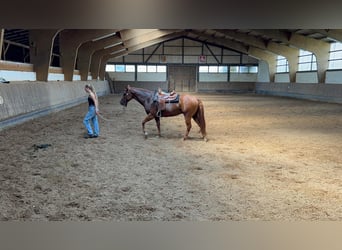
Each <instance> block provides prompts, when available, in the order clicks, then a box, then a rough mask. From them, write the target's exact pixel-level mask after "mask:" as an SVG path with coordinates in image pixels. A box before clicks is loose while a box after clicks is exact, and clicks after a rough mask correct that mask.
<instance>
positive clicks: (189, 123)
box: [183, 114, 191, 140]
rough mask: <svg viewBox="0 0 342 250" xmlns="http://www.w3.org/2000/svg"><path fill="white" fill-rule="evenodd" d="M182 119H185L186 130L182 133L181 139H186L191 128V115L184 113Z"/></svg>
mask: <svg viewBox="0 0 342 250" xmlns="http://www.w3.org/2000/svg"><path fill="white" fill-rule="evenodd" d="M184 119H185V125H186V132H185V134H184V137H183V140H186V139H188V136H189V133H190V129H191V116H189V115H188V114H184Z"/></svg>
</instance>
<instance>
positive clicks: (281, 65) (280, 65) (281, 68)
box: [277, 56, 289, 73]
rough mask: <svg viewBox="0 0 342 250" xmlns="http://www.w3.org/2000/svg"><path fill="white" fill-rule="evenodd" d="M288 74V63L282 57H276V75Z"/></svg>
mask: <svg viewBox="0 0 342 250" xmlns="http://www.w3.org/2000/svg"><path fill="white" fill-rule="evenodd" d="M286 72H289V62H288V61H287V59H286V58H285V57H283V56H278V57H277V73H286Z"/></svg>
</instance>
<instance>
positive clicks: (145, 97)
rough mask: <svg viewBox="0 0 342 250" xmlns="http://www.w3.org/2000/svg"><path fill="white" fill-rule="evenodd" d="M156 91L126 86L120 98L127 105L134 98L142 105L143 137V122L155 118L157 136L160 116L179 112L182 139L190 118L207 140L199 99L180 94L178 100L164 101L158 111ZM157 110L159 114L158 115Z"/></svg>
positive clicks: (189, 123)
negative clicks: (143, 111)
mask: <svg viewBox="0 0 342 250" xmlns="http://www.w3.org/2000/svg"><path fill="white" fill-rule="evenodd" d="M155 94H156V91H151V90H147V89H142V88H135V87H131V86H129V85H128V86H127V87H126V88H125V91H124V93H123V96H122V98H121V100H120V104H121V105H123V106H125V107H127V103H128V102H129V101H130V100H132V99H135V100H136V101H137V102H139V103H140V104H141V105H142V106H144V108H145V111H146V114H147V116H146V117H145V119H144V120H143V121H142V129H143V133H144V135H145V137H147V132H146V131H145V123H146V122H148V121H150V120H152V119H153V118H154V119H155V121H156V123H157V128H158V136H160V116H162V117H170V116H176V115H179V114H183V115H184V119H185V124H186V131H185V134H184V137H183V140H185V139H187V138H188V135H189V132H190V129H191V118H192V119H194V121H195V122H196V123H197V125H198V126H199V127H200V132H201V134H202V136H203V139H204V141H207V132H206V128H205V118H204V107H203V103H202V101H201V100H200V99H198V98H196V97H194V96H191V95H180V96H179V102H177V103H166V105H165V109H163V110H161V111H158V103H157V101H156V100H155ZM159 112H161V113H160V115H159Z"/></svg>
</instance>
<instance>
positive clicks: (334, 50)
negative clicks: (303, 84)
mask: <svg viewBox="0 0 342 250" xmlns="http://www.w3.org/2000/svg"><path fill="white" fill-rule="evenodd" d="M329 69H342V43H340V42H335V43H331V45H330V51H329Z"/></svg>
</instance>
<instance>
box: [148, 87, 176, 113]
mask: <svg viewBox="0 0 342 250" xmlns="http://www.w3.org/2000/svg"><path fill="white" fill-rule="evenodd" d="M153 100H154V101H155V102H157V107H158V111H157V114H158V116H161V111H162V110H165V109H166V104H167V103H179V94H177V93H172V94H170V93H162V94H160V93H158V91H156V92H155V95H154V98H153Z"/></svg>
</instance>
